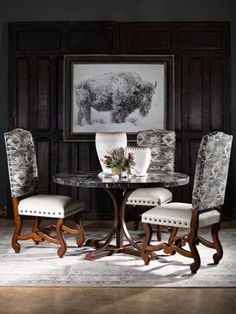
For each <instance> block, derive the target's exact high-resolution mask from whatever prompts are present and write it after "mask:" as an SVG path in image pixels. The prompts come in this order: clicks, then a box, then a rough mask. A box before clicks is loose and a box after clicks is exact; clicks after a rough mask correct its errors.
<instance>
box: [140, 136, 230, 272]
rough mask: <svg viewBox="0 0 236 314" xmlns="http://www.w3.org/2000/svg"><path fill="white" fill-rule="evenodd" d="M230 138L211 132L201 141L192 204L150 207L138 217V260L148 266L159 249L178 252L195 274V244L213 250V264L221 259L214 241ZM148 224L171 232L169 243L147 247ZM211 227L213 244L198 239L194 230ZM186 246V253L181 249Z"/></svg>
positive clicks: (222, 200) (218, 242)
mask: <svg viewBox="0 0 236 314" xmlns="http://www.w3.org/2000/svg"><path fill="white" fill-rule="evenodd" d="M231 146H232V136H231V135H227V134H224V133H222V132H214V133H210V134H208V135H205V136H204V137H203V138H202V141H201V144H200V148H199V152H198V157H197V163H196V170H195V177H194V186H193V193H192V204H187V203H169V204H165V205H162V206H158V207H154V208H152V209H150V210H148V211H147V212H145V213H143V214H142V222H143V225H144V229H145V240H144V242H143V246H142V251H141V256H142V258H143V260H144V262H145V264H148V263H149V261H150V254H149V252H152V251H158V250H161V249H163V250H164V252H165V253H173V252H178V253H180V254H181V255H183V256H186V257H191V258H193V259H194V262H193V263H192V264H191V265H190V269H191V272H192V273H193V274H195V273H196V272H197V270H198V269H199V267H200V264H201V260H200V256H199V253H198V250H197V246H196V244H197V243H199V242H200V243H202V244H204V245H205V246H207V247H209V248H212V249H215V250H216V253H215V254H214V255H213V260H214V263H215V264H218V263H219V261H220V260H221V258H222V256H223V249H222V246H221V243H220V240H219V237H218V231H219V229H220V212H221V208H222V205H223V204H224V197H225V188H226V182H227V175H228V167H229V160H230V151H231ZM151 224H154V225H155V224H159V225H166V226H169V227H172V228H173V231H174V232H173V233H172V239H170V240H169V243H160V244H158V245H150V241H151V233H152V229H151ZM205 226H211V234H212V239H213V242H210V241H208V240H206V239H204V238H202V237H201V236H199V235H198V229H199V228H201V227H205ZM178 228H184V229H186V228H190V231H189V233H188V234H187V235H185V236H182V237H178V236H177V232H178ZM185 243H188V246H189V251H188V250H187V249H183V248H182V245H183V244H185Z"/></svg>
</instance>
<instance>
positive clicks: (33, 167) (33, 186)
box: [4, 129, 38, 197]
mask: <svg viewBox="0 0 236 314" xmlns="http://www.w3.org/2000/svg"><path fill="white" fill-rule="evenodd" d="M4 138H5V145H6V153H7V163H8V173H9V180H10V188H11V195H12V197H13V196H15V197H20V196H24V195H27V194H30V193H35V192H37V189H38V168H37V161H36V153H35V147H34V142H33V138H32V135H31V133H30V132H29V131H26V130H23V129H14V130H12V131H9V132H6V133H5V134H4Z"/></svg>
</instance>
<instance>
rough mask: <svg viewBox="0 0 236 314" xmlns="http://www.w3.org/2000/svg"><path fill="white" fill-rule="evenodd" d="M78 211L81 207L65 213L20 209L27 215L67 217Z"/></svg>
mask: <svg viewBox="0 0 236 314" xmlns="http://www.w3.org/2000/svg"><path fill="white" fill-rule="evenodd" d="M77 212H80V208H75V209H70V210H67V211H65V213H63V212H58V213H55V212H50V211H49V212H46V211H41V210H39V211H35V210H34V211H33V210H27V209H21V210H20V211H19V214H20V215H25V216H43V217H54V218H58V217H61V218H65V217H68V216H70V215H73V214H76V213H77Z"/></svg>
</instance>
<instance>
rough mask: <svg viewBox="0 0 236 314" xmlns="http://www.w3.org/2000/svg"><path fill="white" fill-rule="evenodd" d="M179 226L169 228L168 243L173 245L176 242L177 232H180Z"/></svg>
mask: <svg viewBox="0 0 236 314" xmlns="http://www.w3.org/2000/svg"><path fill="white" fill-rule="evenodd" d="M178 230H179V229H178V228H177V227H170V228H169V232H170V236H169V239H168V244H169V245H171V244H173V243H174V242H175V240H176V234H177V233H178Z"/></svg>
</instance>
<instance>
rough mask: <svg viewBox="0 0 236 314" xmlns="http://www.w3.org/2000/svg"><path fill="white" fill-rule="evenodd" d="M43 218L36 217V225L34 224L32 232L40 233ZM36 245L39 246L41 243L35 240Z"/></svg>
mask: <svg viewBox="0 0 236 314" xmlns="http://www.w3.org/2000/svg"><path fill="white" fill-rule="evenodd" d="M41 220H42V219H41V217H35V223H34V226H33V228H32V232H39V231H40V223H41ZM33 241H34V243H35V244H36V245H38V244H39V241H36V240H33Z"/></svg>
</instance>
